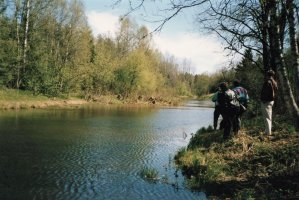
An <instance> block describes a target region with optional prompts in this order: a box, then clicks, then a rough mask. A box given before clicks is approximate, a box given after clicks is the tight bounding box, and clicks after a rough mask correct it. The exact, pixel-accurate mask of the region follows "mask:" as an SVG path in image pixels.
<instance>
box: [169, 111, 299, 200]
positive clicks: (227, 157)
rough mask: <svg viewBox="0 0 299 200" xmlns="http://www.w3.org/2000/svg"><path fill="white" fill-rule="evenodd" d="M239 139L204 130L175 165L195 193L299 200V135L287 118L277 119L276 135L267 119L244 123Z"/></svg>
mask: <svg viewBox="0 0 299 200" xmlns="http://www.w3.org/2000/svg"><path fill="white" fill-rule="evenodd" d="M243 121H244V122H243V127H242V129H241V131H240V133H239V134H238V135H235V136H233V137H231V139H230V140H228V141H223V139H222V131H221V130H216V131H214V130H213V129H212V127H208V128H202V129H200V130H198V131H197V133H196V134H195V135H193V136H192V138H191V139H190V142H189V144H188V146H187V147H186V148H182V149H180V150H179V151H178V152H177V154H176V155H175V162H176V164H177V166H178V168H179V169H181V171H182V173H183V175H184V176H185V177H186V185H187V187H188V188H190V189H191V190H194V191H204V192H206V194H207V196H208V197H209V199H215V200H216V199H299V162H298V161H299V135H298V132H296V131H295V127H293V126H292V125H291V123H290V120H289V119H287V118H286V117H285V116H278V115H276V116H274V122H273V135H271V136H267V135H264V134H263V128H264V125H263V119H262V118H261V117H255V118H252V119H244V120H243Z"/></svg>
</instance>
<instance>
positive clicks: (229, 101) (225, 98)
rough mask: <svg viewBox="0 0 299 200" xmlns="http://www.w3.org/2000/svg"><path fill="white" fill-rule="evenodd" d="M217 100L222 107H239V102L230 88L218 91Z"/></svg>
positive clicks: (234, 108)
mask: <svg viewBox="0 0 299 200" xmlns="http://www.w3.org/2000/svg"><path fill="white" fill-rule="evenodd" d="M228 93H231V95H232V96H230V95H229V94H228ZM218 102H219V106H220V107H221V108H223V109H233V110H238V109H239V107H240V103H239V101H238V99H237V96H236V94H235V93H234V92H233V91H232V90H228V91H226V92H219V93H218Z"/></svg>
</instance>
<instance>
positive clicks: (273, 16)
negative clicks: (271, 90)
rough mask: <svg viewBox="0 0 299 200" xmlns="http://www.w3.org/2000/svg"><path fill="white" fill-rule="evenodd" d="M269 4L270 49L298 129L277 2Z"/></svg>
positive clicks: (272, 1) (285, 99) (284, 96)
mask: <svg viewBox="0 0 299 200" xmlns="http://www.w3.org/2000/svg"><path fill="white" fill-rule="evenodd" d="M269 5H270V20H271V21H270V26H271V27H270V29H271V30H272V37H273V48H274V49H271V52H272V55H273V57H272V58H274V62H275V66H276V69H277V72H278V77H279V82H280V87H281V88H282V92H283V98H284V102H285V104H286V108H287V111H288V113H289V114H291V115H292V116H293V120H294V122H295V123H294V124H295V126H296V129H297V130H299V109H298V106H297V104H296V101H295V98H294V95H293V92H292V87H291V84H290V81H289V79H288V76H287V70H286V67H285V63H284V58H283V54H282V53H283V52H282V50H281V45H280V38H279V31H280V30H279V26H278V23H277V22H278V20H277V3H276V1H275V0H269Z"/></svg>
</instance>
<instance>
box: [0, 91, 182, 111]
mask: <svg viewBox="0 0 299 200" xmlns="http://www.w3.org/2000/svg"><path fill="white" fill-rule="evenodd" d="M183 99H184V97H178V98H176V97H163V98H161V97H142V96H138V97H130V98H125V99H124V98H121V97H119V96H116V95H105V96H104V95H103V96H99V97H94V98H91V99H87V100H86V99H83V98H81V97H80V96H76V95H69V96H65V97H59V98H49V97H46V96H43V95H34V94H33V93H31V92H29V91H22V90H13V89H1V90H0V109H5V110H7V109H16V110H18V109H44V108H55V109H57V108H78V107H80V106H82V105H85V104H89V103H97V104H102V105H126V106H135V107H136V106H178V105H180V104H181V103H182V101H183Z"/></svg>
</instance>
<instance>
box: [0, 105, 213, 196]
mask: <svg viewBox="0 0 299 200" xmlns="http://www.w3.org/2000/svg"><path fill="white" fill-rule="evenodd" d="M208 105H210V104H209V103H208V104H206V103H205V102H199V101H189V102H188V103H187V104H186V105H185V106H182V107H175V108H129V107H117V106H109V107H102V106H96V105H88V106H83V107H82V108H78V109H59V110H54V109H49V110H46V109H44V110H19V111H12V110H11V111H1V113H0V199H5V200H6V199H7V200H9V199H21V200H23V199H63V200H65V199H72V200H73V199H130V200H131V199H145V200H146V199H153V200H154V199H166V200H167V199H171V200H175V199H178V200H181V199H205V198H203V196H204V194H203V193H201V192H192V191H190V190H189V189H187V188H186V187H185V185H184V183H185V182H184V178H183V177H182V176H181V174H180V173H178V176H175V175H174V174H175V167H174V165H173V156H174V155H175V153H176V152H177V151H178V150H179V149H180V148H182V147H185V146H186V145H187V144H188V141H189V139H190V137H191V133H195V132H196V131H197V130H198V129H199V128H201V127H203V126H208V125H210V124H212V117H213V108H209V107H208ZM185 136H187V137H185ZM145 167H147V168H153V169H156V170H157V171H158V172H159V177H160V178H163V179H164V180H167V181H166V182H167V183H165V182H164V181H157V182H151V181H147V180H144V179H143V178H142V177H141V176H140V174H139V173H140V171H141V170H142V169H144V168H145Z"/></svg>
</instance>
